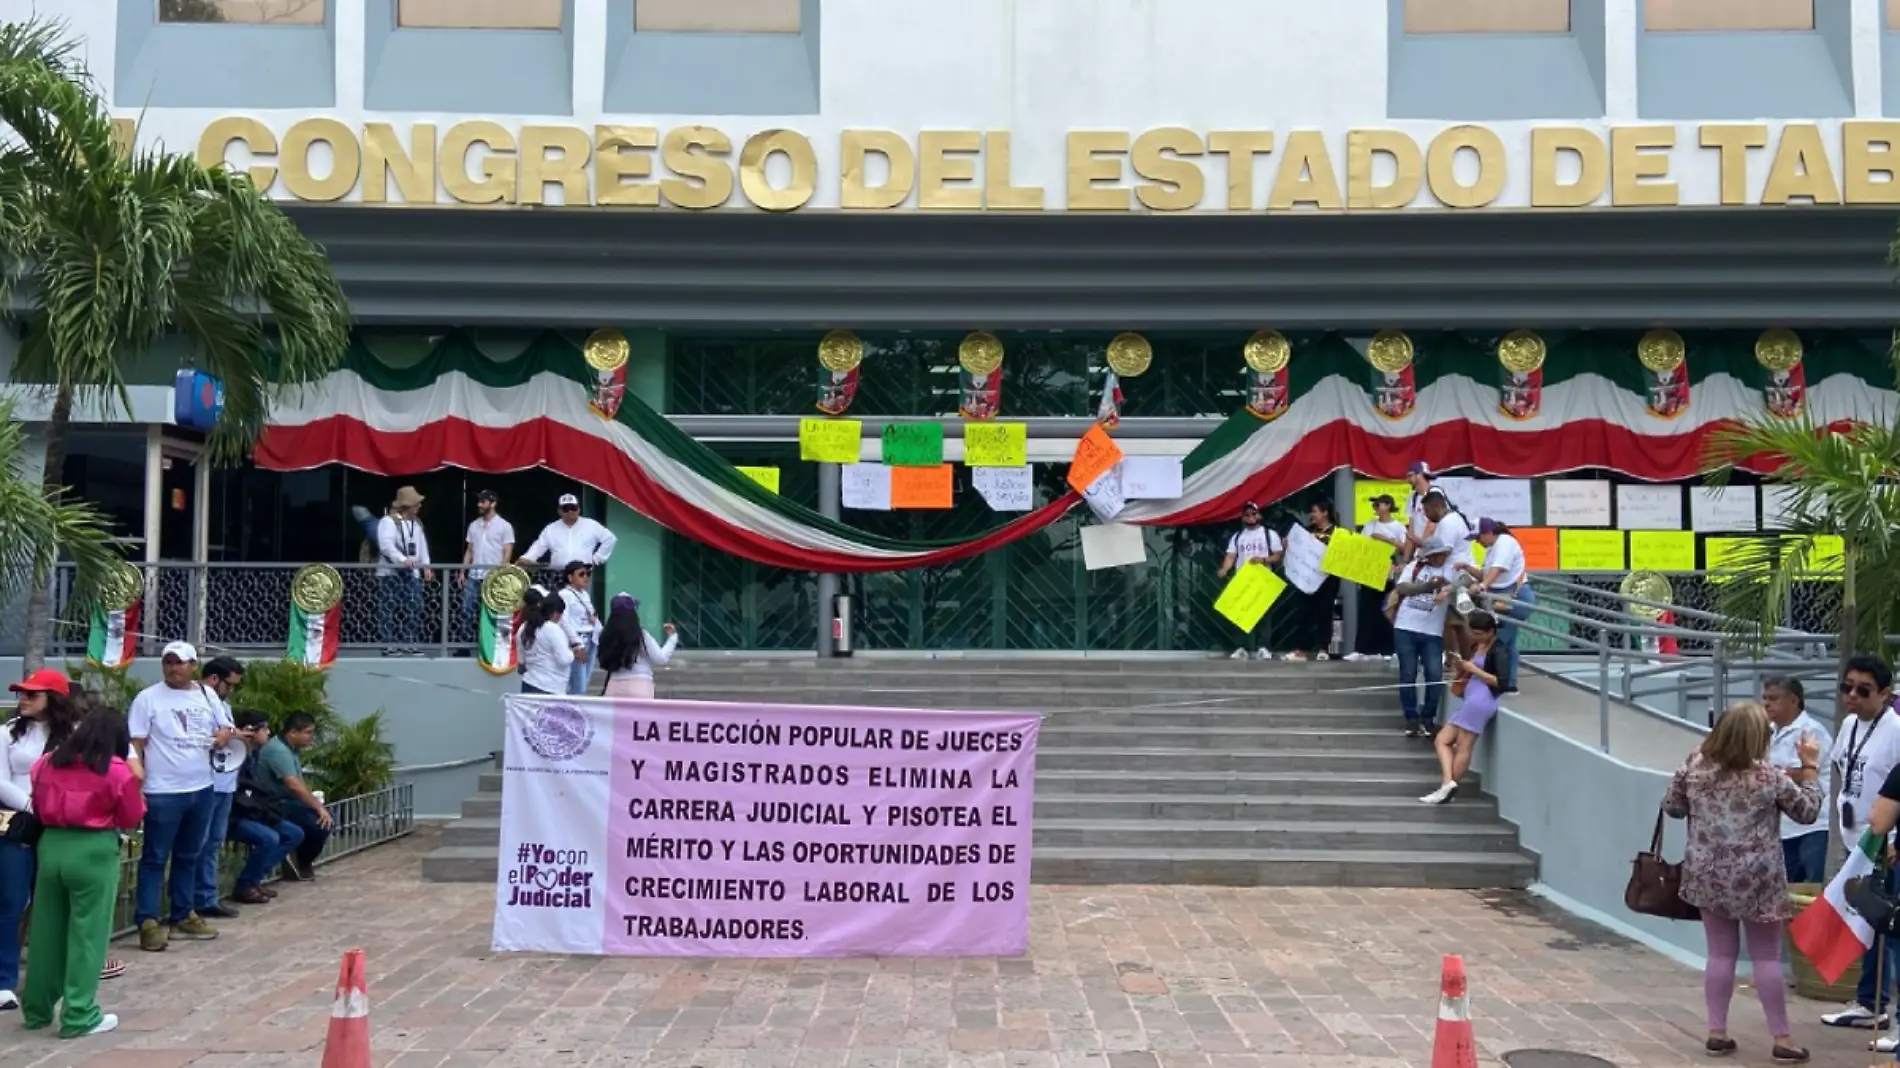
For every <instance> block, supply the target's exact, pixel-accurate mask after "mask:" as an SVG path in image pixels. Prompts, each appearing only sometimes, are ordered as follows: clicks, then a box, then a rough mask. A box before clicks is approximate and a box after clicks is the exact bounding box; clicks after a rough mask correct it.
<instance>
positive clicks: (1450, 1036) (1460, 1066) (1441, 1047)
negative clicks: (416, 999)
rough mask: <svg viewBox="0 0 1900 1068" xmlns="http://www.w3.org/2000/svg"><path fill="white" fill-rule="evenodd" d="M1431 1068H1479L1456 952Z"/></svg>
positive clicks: (1447, 967)
mask: <svg viewBox="0 0 1900 1068" xmlns="http://www.w3.org/2000/svg"><path fill="white" fill-rule="evenodd" d="M324 1068H329V1066H328V1065H327V1064H326V1065H325V1066H324ZM1432 1068H1478V1044H1477V1041H1476V1040H1475V1039H1474V1038H1473V1037H1472V1035H1471V1007H1470V1004H1469V1002H1468V1001H1467V1000H1466V995H1465V960H1464V958H1463V957H1460V956H1458V955H1457V954H1455V953H1447V954H1446V955H1445V964H1444V969H1443V971H1442V972H1441V973H1440V977H1439V980H1438V1030H1437V1031H1436V1032H1434V1033H1433V1035H1432Z"/></svg>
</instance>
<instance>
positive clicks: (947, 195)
mask: <svg viewBox="0 0 1900 1068" xmlns="http://www.w3.org/2000/svg"><path fill="white" fill-rule="evenodd" d="M982 147H983V138H982V136H981V135H979V134H978V133H977V132H976V131H975V130H925V131H924V132H923V133H921V134H919V135H918V137H917V161H918V162H917V174H918V179H917V206H918V207H919V208H922V209H924V210H926V211H979V210H981V209H982V207H983V190H981V189H979V188H977V187H976V185H975V182H976V160H975V159H974V158H973V157H974V156H975V155H976V153H977V152H978V151H980V150H981V149H982ZM953 154H954V158H953ZM952 182H955V183H957V184H955V185H952V184H950V183H952ZM964 183H970V184H964Z"/></svg>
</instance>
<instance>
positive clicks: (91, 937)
mask: <svg viewBox="0 0 1900 1068" xmlns="http://www.w3.org/2000/svg"><path fill="white" fill-rule="evenodd" d="M131 747H132V736H131V733H130V732H129V731H128V730H127V729H126V725H125V717H124V716H121V715H120V714H119V713H118V712H117V711H116V710H115V709H111V708H106V707H104V706H99V707H95V708H94V709H93V710H92V711H91V712H88V713H87V714H86V718H85V719H83V720H81V721H80V722H79V726H78V727H76V728H74V730H73V733H72V735H71V736H70V737H68V738H67V739H66V741H65V742H64V743H62V744H61V745H60V746H59V747H58V748H56V749H54V750H53V751H52V752H51V753H48V754H47V755H45V756H43V757H41V758H40V759H39V760H38V761H37V762H35V763H34V765H33V811H34V814H35V815H37V816H39V818H40V822H41V823H42V824H44V825H45V827H46V829H45V831H44V832H43V833H42V834H41V835H40V843H39V875H38V878H37V880H36V881H35V883H34V885H33V919H32V923H31V926H30V927H29V928H28V933H27V941H28V942H29V943H30V944H31V945H32V947H33V953H32V955H31V956H30V957H28V958H27V964H26V983H25V985H24V986H23V987H22V988H21V990H20V1017H21V1020H20V1022H21V1023H23V1024H25V1025H26V1028H27V1030H29V1031H32V1030H37V1029H39V1028H42V1027H46V1026H49V1025H51V1024H52V1022H53V1008H54V1006H55V1004H57V1003H59V1002H61V1001H62V1000H63V1001H64V1003H65V1004H64V1005H63V1006H62V1007H61V1009H60V1014H59V1037H61V1038H78V1037H80V1036H82V1035H100V1034H104V1033H106V1032H107V1031H110V1030H112V1029H114V1028H116V1027H118V1026H119V1018H118V1017H117V1016H114V1015H112V1014H111V1013H102V1012H100V1011H99V1002H98V997H97V996H98V993H99V969H100V966H101V965H103V964H104V963H105V959H106V941H107V940H108V939H110V938H111V937H112V903H113V901H114V900H116V899H117V897H118V893H119V832H120V831H129V830H131V829H132V828H134V827H137V826H138V825H139V821H140V820H142V819H144V818H145V797H144V794H143V793H142V792H141V791H140V788H139V780H138V777H137V776H135V775H133V774H132V769H131V768H129V767H127V766H126V763H125V760H124V759H123V758H122V757H121V756H120V754H122V753H125V752H128V751H130V749H131Z"/></svg>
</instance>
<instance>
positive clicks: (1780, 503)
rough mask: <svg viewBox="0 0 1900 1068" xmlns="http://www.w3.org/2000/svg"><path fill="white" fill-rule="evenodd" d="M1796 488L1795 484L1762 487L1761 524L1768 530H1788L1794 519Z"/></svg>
mask: <svg viewBox="0 0 1900 1068" xmlns="http://www.w3.org/2000/svg"><path fill="white" fill-rule="evenodd" d="M1795 497H1796V494H1795V488H1794V487H1793V486H1763V487H1762V488H1761V525H1762V527H1763V528H1764V529H1767V530H1787V529H1788V527H1789V525H1790V524H1791V522H1792V520H1793V519H1794V506H1795Z"/></svg>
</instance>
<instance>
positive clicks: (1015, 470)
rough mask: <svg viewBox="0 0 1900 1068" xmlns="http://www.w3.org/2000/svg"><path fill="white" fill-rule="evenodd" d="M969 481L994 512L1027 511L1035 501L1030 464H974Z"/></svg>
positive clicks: (1034, 486)
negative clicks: (976, 465)
mask: <svg viewBox="0 0 1900 1068" xmlns="http://www.w3.org/2000/svg"><path fill="white" fill-rule="evenodd" d="M970 481H971V483H972V484H974V485H975V486H976V492H977V493H979V494H981V495H982V497H983V503H985V504H987V505H989V506H990V511H992V512H1027V511H1029V509H1030V508H1031V507H1032V506H1033V505H1034V504H1035V503H1036V480H1035V477H1034V474H1033V472H1032V470H1031V469H1030V468H1029V467H972V468H970Z"/></svg>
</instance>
